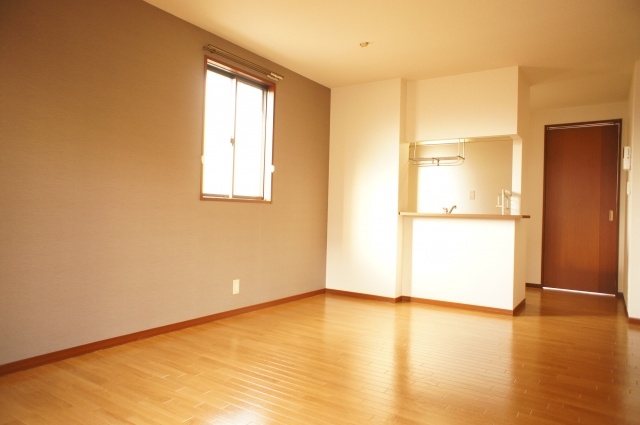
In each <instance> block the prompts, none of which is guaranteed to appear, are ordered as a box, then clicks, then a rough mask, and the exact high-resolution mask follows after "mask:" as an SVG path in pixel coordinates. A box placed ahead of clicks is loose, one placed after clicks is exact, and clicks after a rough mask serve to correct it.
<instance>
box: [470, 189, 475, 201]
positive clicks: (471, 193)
mask: <svg viewBox="0 0 640 425" xmlns="http://www.w3.org/2000/svg"><path fill="white" fill-rule="evenodd" d="M469 199H470V200H472V201H473V200H474V199H476V191H475V190H470V191H469Z"/></svg>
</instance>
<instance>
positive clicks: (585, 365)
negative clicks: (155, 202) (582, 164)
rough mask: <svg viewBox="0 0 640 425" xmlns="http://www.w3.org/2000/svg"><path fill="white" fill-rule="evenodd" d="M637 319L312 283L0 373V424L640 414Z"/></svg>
mask: <svg viewBox="0 0 640 425" xmlns="http://www.w3.org/2000/svg"><path fill="white" fill-rule="evenodd" d="M639 380H640V326H637V325H630V324H628V322H627V318H626V316H625V314H624V306H623V304H622V302H621V301H620V300H617V299H615V298H613V297H600V296H595V295H584V294H573V293H563V292H557V291H548V290H544V291H543V290H540V289H527V302H526V307H525V308H524V310H523V311H522V312H521V313H520V315H518V316H516V317H510V316H502V315H495V314H489V313H481V312H474V311H467V310H460V309H452V308H445V307H435V306H430V305H425V304H419V303H415V302H413V303H399V304H391V303H384V302H378V301H368V300H361V299H355V298H348V297H343V296H337V295H320V296H316V297H313V298H307V299H304V300H301V301H296V302H292V303H288V304H284V305H280V306H276V307H272V308H268V309H264V310H260V311H255V312H252V313H248V314H244V315H240V316H235V317H231V318H227V319H224V320H220V321H217V322H213V323H209V324H205V325H201V326H196V327H193V328H189V329H185V330H181V331H177V332H173V333H169V334H164V335H161V336H157V337H153V338H149V339H145V340H141V341H137V342H134V343H130V344H126V345H121V346H118V347H114V348H110V349H107V350H102V351H98V352H95V353H92V354H87V355H84V356H80V357H75V358H72V359H68V360H65V361H60V362H57V363H52V364H49V365H45V366H41V367H37V368H34V369H30V370H26V371H21V372H17V373H13V374H10V375H6V376H4V377H0V424H2V425H9V424H11V425H22V424H65V425H66V424H181V423H184V424H234V425H238V424H433V425H437V424H597V425H607V424H640V383H639Z"/></svg>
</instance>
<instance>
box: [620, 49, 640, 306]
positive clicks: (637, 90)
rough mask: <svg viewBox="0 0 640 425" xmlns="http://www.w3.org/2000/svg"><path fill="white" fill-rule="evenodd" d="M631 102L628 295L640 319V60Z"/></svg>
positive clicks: (629, 304)
mask: <svg viewBox="0 0 640 425" xmlns="http://www.w3.org/2000/svg"><path fill="white" fill-rule="evenodd" d="M629 104H630V108H629V118H630V119H629V121H628V122H629V143H628V145H630V146H631V147H632V157H631V158H632V164H631V172H630V176H629V177H630V179H629V181H631V196H629V198H628V210H627V211H628V232H627V246H628V256H627V258H626V264H627V265H628V274H627V277H628V280H627V293H626V294H625V298H626V301H627V312H628V313H629V317H632V318H635V319H640V61H637V62H636V65H635V70H634V73H633V83H632V88H631V92H630V95H629ZM623 145H624V144H623Z"/></svg>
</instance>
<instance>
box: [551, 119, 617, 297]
mask: <svg viewBox="0 0 640 425" xmlns="http://www.w3.org/2000/svg"><path fill="white" fill-rule="evenodd" d="M621 124H622V122H621V120H614V121H606V122H597V123H580V124H566V125H553V126H546V128H545V159H544V161H545V165H544V212H543V238H542V239H543V244H542V286H546V287H554V288H562V289H572V290H578V291H588V292H600V293H605V294H615V293H616V292H617V288H618V193H619V190H618V188H619V177H618V169H619V163H620V155H619V152H620V127H621Z"/></svg>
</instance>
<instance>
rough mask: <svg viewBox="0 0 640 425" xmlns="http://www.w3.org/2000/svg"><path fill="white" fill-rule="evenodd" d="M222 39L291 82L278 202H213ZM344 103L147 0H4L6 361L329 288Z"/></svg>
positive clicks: (0, 30) (0, 210)
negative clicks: (332, 204)
mask: <svg viewBox="0 0 640 425" xmlns="http://www.w3.org/2000/svg"><path fill="white" fill-rule="evenodd" d="M208 43H214V44H217V45H219V46H221V47H224V48H226V49H228V50H230V51H233V52H234V53H236V54H239V55H242V56H244V57H246V58H248V59H250V60H253V61H254V62H258V63H260V64H262V65H265V66H268V67H272V68H273V69H274V71H276V72H278V73H281V74H283V75H284V76H285V79H284V81H282V82H280V83H278V86H277V91H276V102H277V105H276V114H275V116H276V123H275V151H274V152H275V153H274V157H275V159H274V160H275V168H276V174H275V175H274V190H273V203H272V204H260V205H258V204H247V203H224V202H212V201H200V200H199V179H200V151H201V129H202V90H203V77H204V71H203V69H204V51H203V50H202V46H203V45H205V44H208ZM329 101H330V91H329V89H327V88H325V87H322V86H320V85H318V84H316V83H314V82H312V81H310V80H308V79H305V78H303V77H301V76H299V75H296V74H294V73H293V72H291V71H288V70H287V69H284V68H282V67H280V66H278V65H276V64H272V63H269V62H268V61H266V60H265V59H262V58H260V57H258V56H255V55H253V54H252V53H250V52H246V51H243V50H242V49H240V48H238V47H236V46H233V45H232V44H230V43H228V42H226V41H224V40H221V39H219V38H218V37H216V36H215V35H212V34H210V33H207V32H205V31H203V30H201V29H199V28H196V27H194V26H192V25H190V24H188V23H186V22H184V21H181V20H179V19H177V18H175V17H173V16H171V15H169V14H166V13H164V12H162V11H160V10H158V9H156V8H154V7H152V6H150V5H148V4H146V3H144V2H142V1H138V0H87V1H78V0H3V1H2V2H0V196H1V198H0V205H1V207H0V364H4V363H8V362H12V361H16V360H20V359H24V358H28V357H32V356H36V355H40V354H44V353H48V352H52V351H56V350H60V349H64V348H69V347H73V346H77V345H81V344H85V343H89V342H93V341H98V340H102V339H106V338H110V337H114V336H118V335H123V334H127V333H131V332H136V331H140V330H144V329H149V328H153V327H157V326H162V325H166V324H170V323H175V322H179V321H183V320H188V319H191V318H196V317H200V316H205V315H209V314H214V313H217V312H222V311H227V310H231V309H234V308H239V307H243V306H248V305H253V304H257V303H260V302H265V301H270V300H275V299H279V298H283V297H287V296H291V295H296V294H301V293H306V292H309V291H313V290H317V289H321V288H323V287H324V282H325V257H326V253H325V250H326V222H327V215H326V214H327V175H328V154H329V143H328V142H329ZM233 279H240V280H241V292H240V294H239V295H231V283H232V280H233Z"/></svg>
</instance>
